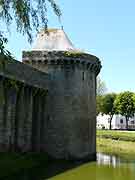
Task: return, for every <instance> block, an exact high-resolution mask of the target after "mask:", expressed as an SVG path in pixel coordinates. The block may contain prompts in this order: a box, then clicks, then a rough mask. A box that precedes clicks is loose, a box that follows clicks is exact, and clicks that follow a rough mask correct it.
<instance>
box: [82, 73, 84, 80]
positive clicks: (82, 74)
mask: <svg viewBox="0 0 135 180" xmlns="http://www.w3.org/2000/svg"><path fill="white" fill-rule="evenodd" d="M82 80H83V81H84V72H83V73H82Z"/></svg>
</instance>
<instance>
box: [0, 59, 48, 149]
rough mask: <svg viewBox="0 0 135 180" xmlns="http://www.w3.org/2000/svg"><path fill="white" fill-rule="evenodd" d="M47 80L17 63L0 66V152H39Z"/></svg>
mask: <svg viewBox="0 0 135 180" xmlns="http://www.w3.org/2000/svg"><path fill="white" fill-rule="evenodd" d="M48 83H49V76H48V75H47V74H45V73H42V72H40V71H37V70H35V69H33V68H31V67H28V66H27V65H24V64H22V63H20V62H17V61H5V65H4V66H0V151H23V152H25V151H41V150H43V148H44V143H45V142H44V138H43V137H44V126H45V121H46V116H47V108H46V106H47V104H46V102H47V98H48Z"/></svg>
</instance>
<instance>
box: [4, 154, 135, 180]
mask: <svg viewBox="0 0 135 180" xmlns="http://www.w3.org/2000/svg"><path fill="white" fill-rule="evenodd" d="M90 178H92V179H93V180H102V179H104V180H108V179H109V180H121V179H122V180H123V179H128V180H134V179H135V159H134V160H132V161H131V160H124V159H121V158H119V157H116V156H112V155H106V154H102V153H97V161H96V163H95V162H90V163H85V164H83V165H80V164H79V162H76V163H75V164H73V163H65V162H56V163H50V164H48V165H47V166H46V165H45V166H43V165H42V167H38V168H33V169H31V170H29V171H22V172H21V173H19V174H15V175H14V176H12V177H11V176H10V177H9V178H6V179H14V180H44V179H54V180H57V179H58V180H59V179H64V180H66V179H71V180H72V179H90Z"/></svg>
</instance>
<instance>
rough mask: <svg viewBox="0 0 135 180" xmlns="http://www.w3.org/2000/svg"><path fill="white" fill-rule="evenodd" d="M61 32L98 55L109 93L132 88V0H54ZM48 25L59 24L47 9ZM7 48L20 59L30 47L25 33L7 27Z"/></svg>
mask: <svg viewBox="0 0 135 180" xmlns="http://www.w3.org/2000/svg"><path fill="white" fill-rule="evenodd" d="M57 2H58V3H59V5H60V7H61V9H62V12H63V17H62V23H63V25H64V29H65V32H66V33H67V34H68V36H69V38H70V39H71V41H72V42H73V44H74V45H75V46H76V47H77V48H81V49H83V50H86V51H88V52H89V53H91V54H94V55H96V56H98V57H99V58H100V59H101V62H102V66H103V68H102V71H101V74H100V75H101V78H102V79H103V80H104V81H105V83H106V86H107V88H108V91H109V92H120V91H125V90H130V91H135V1H134V0H128V1H127V0H109V1H108V0H85V1H81V0H80V1H79V0H68V1H67V0H59V1H58V0H57ZM48 15H49V27H60V24H59V23H58V20H57V18H56V17H55V15H54V14H53V13H52V11H49V14H48ZM8 48H9V49H10V50H11V51H12V52H13V54H14V56H15V57H16V58H17V59H18V60H21V55H22V54H21V53H22V50H30V49H31V45H30V44H29V43H28V42H27V38H26V37H25V36H22V35H20V34H19V33H17V32H16V30H15V26H14V25H12V26H11V34H10V35H9V43H8Z"/></svg>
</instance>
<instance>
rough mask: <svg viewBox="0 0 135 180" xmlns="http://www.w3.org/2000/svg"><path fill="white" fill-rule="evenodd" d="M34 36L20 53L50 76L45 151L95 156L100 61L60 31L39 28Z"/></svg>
mask: <svg viewBox="0 0 135 180" xmlns="http://www.w3.org/2000/svg"><path fill="white" fill-rule="evenodd" d="M53 33H54V34H53ZM57 33H58V36H57ZM40 38H41V39H40ZM37 39H38V42H37V44H36V45H35V48H34V49H33V50H32V51H24V52H23V62H24V63H25V64H27V65H29V66H32V67H34V68H36V69H38V70H40V71H42V72H45V73H47V74H48V75H50V79H51V82H50V83H49V91H48V102H47V104H48V117H47V122H46V127H45V137H44V138H45V151H46V152H47V153H48V154H49V155H50V156H52V157H54V158H56V159H95V157H96V156H95V155H96V76H97V75H98V73H99V72H100V69H101V64H100V61H99V59H98V58H97V57H96V56H93V55H90V54H86V53H84V52H81V51H78V50H76V49H75V48H74V47H73V45H72V44H70V41H69V40H68V39H67V36H66V35H65V33H64V31H63V30H54V31H52V30H51V32H50V33H49V35H46V34H45V33H44V32H43V31H41V33H39V35H38V38H37ZM40 40H41V44H40ZM52 40H53V41H52ZM54 43H55V45H54ZM62 43H63V46H62ZM48 44H49V47H48ZM61 47H62V48H61ZM63 47H64V48H65V49H64V48H63Z"/></svg>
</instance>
